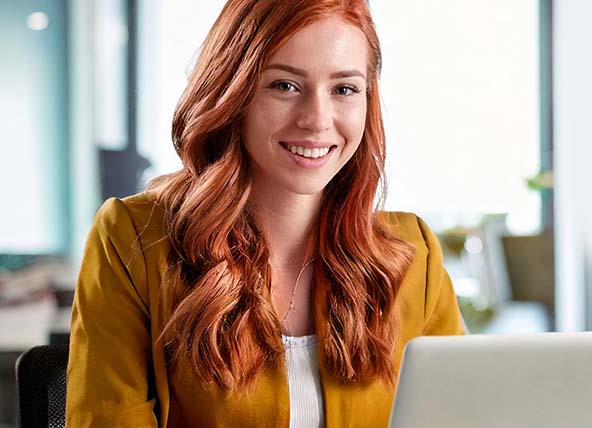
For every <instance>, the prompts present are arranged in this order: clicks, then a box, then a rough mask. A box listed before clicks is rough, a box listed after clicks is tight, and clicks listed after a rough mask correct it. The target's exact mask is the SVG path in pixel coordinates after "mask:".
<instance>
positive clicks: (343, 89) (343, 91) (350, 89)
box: [335, 85, 360, 96]
mask: <svg viewBox="0 0 592 428" xmlns="http://www.w3.org/2000/svg"><path fill="white" fill-rule="evenodd" d="M335 92H336V93H337V95H342V96H348V95H353V94H357V93H358V92H360V91H359V89H358V88H356V87H355V86H348V85H344V86H338V87H337V88H336V89H335Z"/></svg>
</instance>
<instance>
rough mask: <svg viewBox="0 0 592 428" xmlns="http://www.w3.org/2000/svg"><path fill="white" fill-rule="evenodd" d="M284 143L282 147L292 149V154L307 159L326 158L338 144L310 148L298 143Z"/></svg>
mask: <svg viewBox="0 0 592 428" xmlns="http://www.w3.org/2000/svg"><path fill="white" fill-rule="evenodd" d="M280 144H281V145H282V147H283V148H284V149H286V150H288V151H290V152H291V153H292V154H295V155H298V156H301V157H303V158H306V159H318V158H324V157H325V156H327V154H328V153H329V152H330V151H331V150H333V149H334V148H335V147H337V146H330V147H315V148H312V149H311V148H308V147H302V146H298V145H290V144H287V143H284V142H281V143H280Z"/></svg>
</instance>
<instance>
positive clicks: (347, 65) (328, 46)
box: [266, 18, 369, 73]
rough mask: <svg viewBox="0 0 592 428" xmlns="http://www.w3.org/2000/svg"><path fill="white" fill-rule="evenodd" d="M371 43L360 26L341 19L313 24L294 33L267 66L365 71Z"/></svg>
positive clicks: (331, 70) (272, 56) (332, 70)
mask: <svg viewBox="0 0 592 428" xmlns="http://www.w3.org/2000/svg"><path fill="white" fill-rule="evenodd" d="M368 50H369V49H368V42H367V40H366V36H365V35H364V33H363V32H362V31H361V30H360V29H358V28H357V27H355V26H353V25H352V24H349V23H347V22H345V21H343V20H342V19H339V18H330V19H325V20H322V21H317V22H315V23H312V24H310V25H308V26H306V27H304V28H302V29H301V30H299V31H297V32H296V33H294V34H293V35H292V36H290V37H289V38H288V39H287V40H286V41H285V42H284V43H283V44H282V45H281V46H280V47H279V48H278V49H277V50H276V51H275V52H274V53H273V54H272V55H271V57H270V58H269V60H268V63H267V65H266V68H267V67H268V66H270V65H273V64H285V65H288V66H291V67H294V68H298V69H304V70H306V69H308V68H310V69H312V70H314V69H323V70H325V71H329V70H330V72H331V73H335V72H341V71H344V70H356V69H358V70H360V71H363V72H365V70H366V67H367V64H368V55H369V52H368Z"/></svg>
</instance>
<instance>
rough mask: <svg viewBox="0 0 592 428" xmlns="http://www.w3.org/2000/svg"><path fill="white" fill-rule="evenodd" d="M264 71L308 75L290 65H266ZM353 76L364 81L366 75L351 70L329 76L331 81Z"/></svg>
mask: <svg viewBox="0 0 592 428" xmlns="http://www.w3.org/2000/svg"><path fill="white" fill-rule="evenodd" d="M265 70H283V71H287V72H288V73H292V74H295V75H297V76H302V77H308V73H307V72H306V71H304V70H302V69H300V68H296V67H292V66H291V65H288V64H270V65H268V66H267V67H266V68H265ZM354 76H358V77H361V78H362V79H364V80H365V79H366V75H365V74H364V73H362V72H361V71H359V70H356V69H355V68H354V69H351V70H342V71H336V72H334V73H332V74H331V76H330V77H331V79H340V78H344V77H354Z"/></svg>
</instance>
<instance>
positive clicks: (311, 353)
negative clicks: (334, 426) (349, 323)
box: [282, 334, 325, 428]
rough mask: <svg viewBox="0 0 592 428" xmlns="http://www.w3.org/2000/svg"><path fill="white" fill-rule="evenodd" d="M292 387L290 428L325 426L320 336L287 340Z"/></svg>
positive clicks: (317, 427)
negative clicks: (319, 347) (319, 353)
mask: <svg viewBox="0 0 592 428" xmlns="http://www.w3.org/2000/svg"><path fill="white" fill-rule="evenodd" d="M282 340H283V342H284V349H285V352H286V368H287V369H288V386H289V388H290V428H321V427H323V426H325V414H324V411H323V393H322V389H321V378H320V373H319V358H318V355H317V338H316V336H315V335H314V334H313V335H310V336H299V337H296V336H284V335H282Z"/></svg>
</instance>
